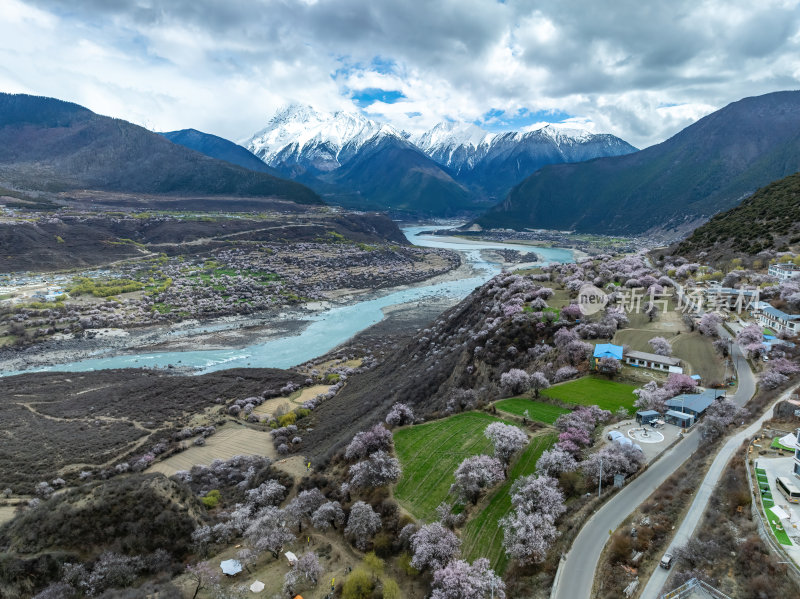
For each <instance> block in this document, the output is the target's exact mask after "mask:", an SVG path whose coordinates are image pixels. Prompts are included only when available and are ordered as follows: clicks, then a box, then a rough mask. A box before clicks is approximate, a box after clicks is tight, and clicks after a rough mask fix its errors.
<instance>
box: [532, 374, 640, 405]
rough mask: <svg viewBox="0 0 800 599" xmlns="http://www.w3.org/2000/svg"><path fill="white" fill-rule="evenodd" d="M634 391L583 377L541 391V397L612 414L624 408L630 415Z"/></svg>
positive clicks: (606, 380) (630, 388)
mask: <svg viewBox="0 0 800 599" xmlns="http://www.w3.org/2000/svg"><path fill="white" fill-rule="evenodd" d="M634 389H636V387H635V386H634V385H628V384H627V383H617V382H616V381H611V380H608V379H604V378H599V377H593V376H585V377H583V378H580V379H577V380H575V381H569V382H568V383H562V384H560V385H554V386H553V387H550V388H549V389H545V390H543V391H542V395H545V396H547V397H550V398H551V399H557V400H559V401H563V402H564V403H566V404H578V405H582V406H591V405H597V406H600V407H601V408H603V409H604V410H610V411H612V412H614V411H615V410H617V409H619V408H625V409H627V410H628V412H629V413H632V412H633V402H634V401H636V396H635V395H634V394H633V390H634Z"/></svg>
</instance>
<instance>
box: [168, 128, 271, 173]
mask: <svg viewBox="0 0 800 599" xmlns="http://www.w3.org/2000/svg"><path fill="white" fill-rule="evenodd" d="M161 135H162V136H164V137H166V138H167V139H168V140H170V141H171V142H172V143H174V144H178V145H179V146H183V147H185V148H189V149H190V150H194V151H195V152H200V153H201V154H205V155H206V156H210V157H211V158H216V159H217V160H224V161H225V162H230V163H231V164H236V165H238V166H241V167H242V168H246V169H249V170H251V171H258V172H259V173H269V174H270V175H272V176H273V177H280V176H281V174H280V173H279V172H278V171H277V169H274V168H272V167H271V166H268V165H267V164H264V162H262V161H261V160H259V158H258V157H257V156H256V155H255V154H253V153H251V152H250V151H248V150H246V149H245V148H243V147H242V146H240V145H238V144H235V143H233V142H232V141H229V140H227V139H225V138H223V137H218V136H216V135H211V134H210V133H203V132H202V131H198V130H197V129H182V130H180V131H168V132H166V133H161Z"/></svg>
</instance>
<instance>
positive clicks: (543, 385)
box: [529, 372, 550, 397]
mask: <svg viewBox="0 0 800 599" xmlns="http://www.w3.org/2000/svg"><path fill="white" fill-rule="evenodd" d="M529 385H530V388H531V389H533V394H534V396H535V397H539V391H541V390H542V389H547V388H548V387H549V386H550V381H548V380H547V377H546V376H545V375H544V374H543V373H541V372H534V373H533V374H532V375H531V376H530V381H529Z"/></svg>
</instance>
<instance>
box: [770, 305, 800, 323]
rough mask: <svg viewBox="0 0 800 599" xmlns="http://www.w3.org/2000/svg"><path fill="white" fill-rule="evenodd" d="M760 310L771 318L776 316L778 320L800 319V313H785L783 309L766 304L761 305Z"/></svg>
mask: <svg viewBox="0 0 800 599" xmlns="http://www.w3.org/2000/svg"><path fill="white" fill-rule="evenodd" d="M761 311H762V312H763V313H764V314H769V315H770V316H772V317H773V318H777V319H778V320H797V319H800V314H787V313H786V312H784V311H783V310H778V309H777V308H775V307H773V306H770V305H769V304H767V305H766V306H761Z"/></svg>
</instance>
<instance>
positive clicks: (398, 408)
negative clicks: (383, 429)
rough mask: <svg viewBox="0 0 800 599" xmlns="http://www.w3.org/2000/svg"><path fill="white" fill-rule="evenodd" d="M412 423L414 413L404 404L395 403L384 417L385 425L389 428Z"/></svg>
mask: <svg viewBox="0 0 800 599" xmlns="http://www.w3.org/2000/svg"><path fill="white" fill-rule="evenodd" d="M412 422H414V411H413V410H412V409H411V408H409V407H408V406H407V405H406V404H404V403H396V404H394V405H393V406H392V409H391V410H389V413H388V414H387V415H386V424H388V425H389V426H403V425H404V424H411V423H412Z"/></svg>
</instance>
